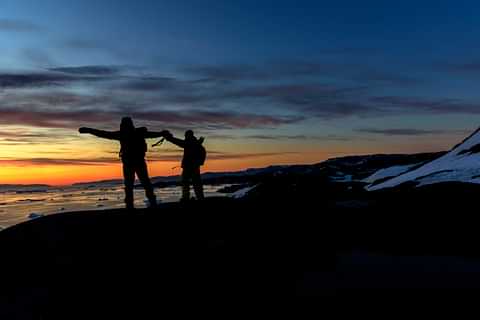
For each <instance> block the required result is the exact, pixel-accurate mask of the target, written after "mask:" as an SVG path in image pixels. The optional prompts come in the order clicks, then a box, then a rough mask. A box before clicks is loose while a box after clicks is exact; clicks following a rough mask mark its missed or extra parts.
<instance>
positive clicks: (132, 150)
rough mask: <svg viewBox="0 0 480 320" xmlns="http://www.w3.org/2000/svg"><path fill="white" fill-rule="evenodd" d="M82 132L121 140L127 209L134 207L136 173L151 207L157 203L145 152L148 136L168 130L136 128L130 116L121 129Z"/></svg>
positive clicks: (82, 129) (85, 129)
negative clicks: (157, 130)
mask: <svg viewBox="0 0 480 320" xmlns="http://www.w3.org/2000/svg"><path fill="white" fill-rule="evenodd" d="M79 132H80V133H90V134H93V135H94V136H97V137H100V138H104V139H110V140H117V141H120V146H121V148H120V154H119V155H120V158H121V159H122V163H123V178H124V183H125V205H126V207H127V209H133V208H134V205H133V189H134V183H135V174H137V177H138V179H139V180H140V182H141V183H142V186H143V187H144V188H145V194H146V196H147V198H148V201H149V202H150V206H151V207H155V206H156V205H157V200H156V197H155V193H154V192H153V186H152V183H151V182H150V178H149V177H148V169H147V163H146V162H145V153H146V152H147V143H146V142H145V139H146V138H158V137H163V136H164V135H165V134H166V133H167V131H162V132H151V131H148V130H147V128H145V127H141V128H135V126H134V125H133V121H132V119H131V118H129V117H125V118H122V122H121V124H120V131H103V130H97V129H92V128H85V127H82V128H80V129H79Z"/></svg>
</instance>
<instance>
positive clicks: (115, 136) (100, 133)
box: [78, 127, 120, 140]
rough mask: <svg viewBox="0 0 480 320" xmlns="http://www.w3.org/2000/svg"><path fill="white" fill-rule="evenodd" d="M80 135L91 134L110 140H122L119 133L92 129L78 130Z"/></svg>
mask: <svg viewBox="0 0 480 320" xmlns="http://www.w3.org/2000/svg"><path fill="white" fill-rule="evenodd" d="M78 132H80V133H89V134H92V135H94V136H96V137H99V138H104V139H110V140H120V132H119V131H104V130H98V129H92V128H86V127H82V128H80V129H78Z"/></svg>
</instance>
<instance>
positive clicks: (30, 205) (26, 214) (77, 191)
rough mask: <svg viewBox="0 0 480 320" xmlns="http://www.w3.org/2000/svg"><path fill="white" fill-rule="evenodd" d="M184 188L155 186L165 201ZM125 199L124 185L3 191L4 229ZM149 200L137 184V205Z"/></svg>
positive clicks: (208, 191) (0, 213)
mask: <svg viewBox="0 0 480 320" xmlns="http://www.w3.org/2000/svg"><path fill="white" fill-rule="evenodd" d="M223 187H225V185H217V186H208V185H207V186H205V187H204V192H205V196H206V197H211V196H225V194H221V193H218V192H217V191H218V190H220V189H221V188H223ZM192 191H193V190H192ZM181 192H182V191H181V187H168V188H160V189H155V194H156V195H157V199H158V200H159V201H161V202H175V201H178V200H179V199H180V197H181ZM192 194H193V192H192ZM123 200H124V191H123V187H122V186H120V185H118V186H112V187H95V186H93V187H92V186H88V187H66V188H48V189H46V190H41V191H39V190H32V191H31V192H29V191H8V192H0V230H2V229H4V228H6V227H9V226H12V225H14V224H18V223H20V222H23V221H27V220H29V219H34V218H38V217H41V216H44V215H50V214H55V213H62V212H69V211H89V210H104V209H115V208H123V207H124V206H125V204H124V201H123ZM146 203H147V201H145V192H144V190H143V189H141V188H136V189H135V207H136V208H145V207H146Z"/></svg>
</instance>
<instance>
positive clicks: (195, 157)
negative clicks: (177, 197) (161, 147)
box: [164, 130, 206, 201]
mask: <svg viewBox="0 0 480 320" xmlns="http://www.w3.org/2000/svg"><path fill="white" fill-rule="evenodd" d="M164 137H165V139H166V140H167V141H169V142H171V143H173V144H175V145H177V146H179V147H180V148H183V159H182V169H183V171H182V199H181V201H188V200H190V183H192V184H193V189H194V191H195V197H196V198H197V200H203V199H204V196H203V185H202V179H201V176H200V167H201V166H202V165H203V163H204V162H205V157H206V151H205V148H204V147H203V146H202V143H203V141H204V138H203V137H201V138H199V139H197V138H196V137H195V135H194V134H193V131H192V130H188V131H186V132H185V140H181V139H178V138H175V137H174V136H173V135H172V134H171V133H170V132H168V133H167V134H165V136H164Z"/></svg>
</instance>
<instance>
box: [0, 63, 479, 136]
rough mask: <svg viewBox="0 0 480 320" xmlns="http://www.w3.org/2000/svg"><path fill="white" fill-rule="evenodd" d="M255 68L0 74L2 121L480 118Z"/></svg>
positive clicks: (174, 123)
mask: <svg viewBox="0 0 480 320" xmlns="http://www.w3.org/2000/svg"><path fill="white" fill-rule="evenodd" d="M282 67H283V68H284V69H283V70H280V71H279V70H270V72H271V73H275V72H276V73H277V74H279V75H286V74H297V75H300V74H302V75H308V74H309V73H312V74H313V73H321V72H322V70H329V68H328V67H326V66H323V65H321V64H317V63H306V62H304V63H299V62H297V63H291V65H289V64H287V63H285V64H283V65H282ZM262 68H263V69H262ZM258 70H260V71H258ZM258 70H257V69H256V68H255V67H248V66H236V67H235V66H230V67H222V66H219V67H208V68H207V67H198V68H197V69H195V70H194V71H190V72H192V73H193V72H196V73H198V74H199V75H200V76H202V77H207V78H208V77H216V79H217V80H219V79H224V80H227V79H230V80H232V79H245V80H247V79H248V81H246V82H240V83H232V82H231V81H198V79H191V78H188V77H186V78H185V77H183V78H182V77H181V76H180V75H178V76H176V77H173V76H160V75H149V76H144V75H141V74H139V73H130V74H129V73H128V68H127V69H126V68H124V67H118V66H102V65H91V66H63V67H56V68H51V69H48V70H46V71H43V72H30V73H0V89H5V90H4V91H5V92H4V93H3V94H2V93H0V94H1V97H0V98H1V100H0V101H1V102H0V112H2V118H1V119H0V123H2V124H27V125H34V126H40V127H53V128H55V127H57V128H75V127H76V126H78V125H79V124H81V125H89V124H95V125H101V126H102V127H104V128H107V129H108V128H117V127H118V121H119V119H120V118H121V117H122V116H124V115H130V116H133V117H134V118H135V119H137V120H141V121H144V122H148V123H153V124H154V125H159V126H160V125H161V126H162V127H168V128H175V129H180V130H181V129H185V128H188V127H193V128H197V129H205V130H207V129H208V130H215V129H244V128H274V127H278V126H282V125H288V124H296V123H299V122H302V121H304V120H306V119H323V120H332V119H341V118H346V117H360V118H366V117H379V116H386V115H402V114H406V113H412V112H415V113H416V114H448V113H452V114H453V113H460V114H461V113H464V114H478V113H480V108H479V106H478V105H476V104H470V103H466V102H464V101H461V100H455V99H421V98H410V97H403V96H375V95H374V91H373V90H372V87H370V86H369V85H368V84H366V85H362V86H355V85H340V84H338V83H336V82H334V81H330V82H323V81H320V80H314V79H311V78H308V79H300V78H295V79H289V78H280V79H279V80H278V81H276V80H275V81H273V80H272V81H258V80H259V79H262V77H264V76H267V75H268V74H269V72H267V71H268V70H267V69H265V67H258ZM325 72H326V71H325ZM364 77H365V78H366V79H368V78H369V77H370V78H369V80H368V81H366V82H367V83H368V82H369V81H370V82H372V81H373V82H375V81H383V82H389V81H391V82H397V83H400V82H402V81H404V82H405V83H407V82H409V81H410V80H411V79H408V78H403V77H401V76H398V77H396V76H391V75H387V74H379V73H370V74H368V75H365V76H364ZM272 79H274V78H272ZM412 81H413V80H412ZM16 89H22V90H16ZM23 89H36V90H30V91H28V90H23ZM78 89H82V90H78ZM79 92H83V94H80V93H79ZM87 92H88V94H87ZM284 138H285V139H288V137H284ZM301 138H302V137H300V136H298V137H296V138H295V139H297V140H300V139H301ZM323 138H325V137H323Z"/></svg>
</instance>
